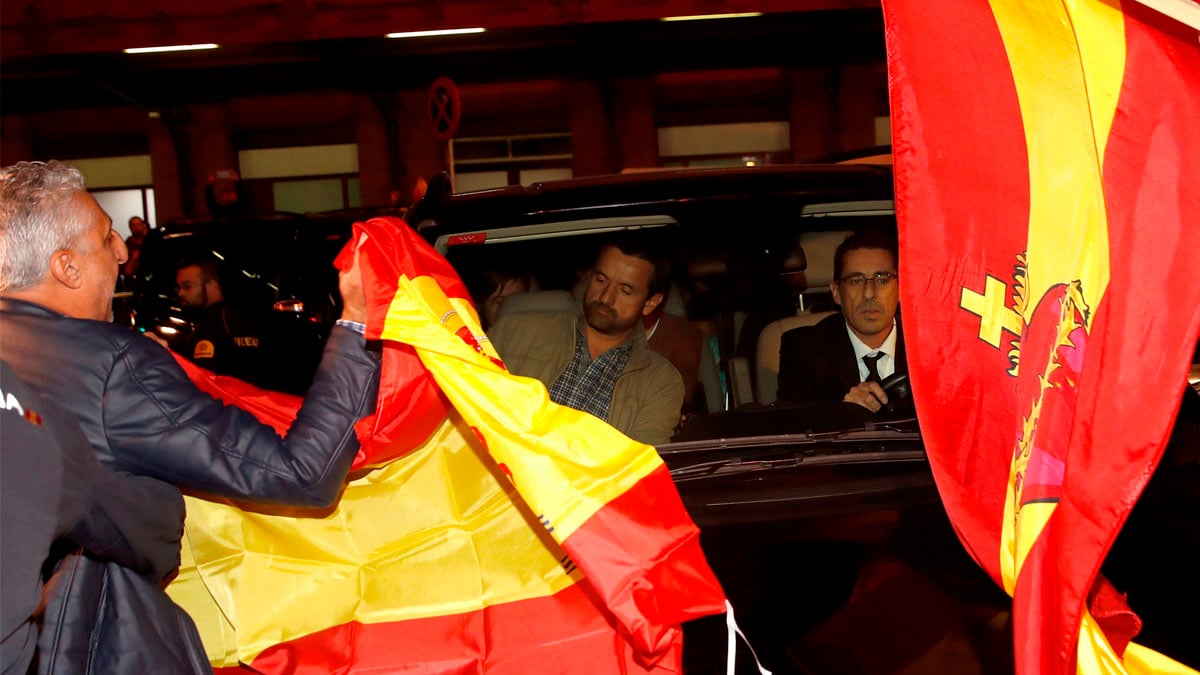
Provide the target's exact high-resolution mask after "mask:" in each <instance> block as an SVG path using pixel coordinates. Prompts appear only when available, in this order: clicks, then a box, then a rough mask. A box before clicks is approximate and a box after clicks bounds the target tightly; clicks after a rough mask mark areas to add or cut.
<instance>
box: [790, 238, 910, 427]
mask: <svg viewBox="0 0 1200 675" xmlns="http://www.w3.org/2000/svg"><path fill="white" fill-rule="evenodd" d="M897 249H898V245H897V241H896V237H895V235H894V234H890V233H886V232H876V231H868V232H859V233H855V234H852V235H850V236H849V237H847V238H846V240H845V241H843V242H842V243H841V244H840V245H839V246H838V248H837V251H836V252H834V261H833V277H834V279H833V281H832V282H831V283H830V284H829V289H830V291H832V293H833V301H834V302H835V303H837V304H838V306H840V307H841V308H842V313H841V314H840V315H833V316H829V317H826V318H825V319H824V320H822V321H821V322H820V323H818V324H816V325H814V326H805V327H802V328H795V329H792V330H790V331H787V332H786V333H784V334H783V339H782V341H781V342H780V346H779V400H780V401H790V402H804V403H817V402H828V401H838V400H840V401H844V402H846V403H854V404H857V405H860V406H862V407H864V408H866V409H868V410H870V411H872V412H878V411H879V410H880V409H881V408H883V406H885V405H887V403H888V395H887V393H885V392H884V390H883V387H882V386H880V382H881V381H882V380H884V379H886V378H887V377H888V376H890V375H892V374H893V373H907V372H908V365H907V363H906V362H905V359H904V340H903V339H902V333H901V331H900V323H899V321H897V318H896V311H897V309H898V308H899V306H900V280H899V273H898V270H897V260H898V258H899V256H898V252H897Z"/></svg>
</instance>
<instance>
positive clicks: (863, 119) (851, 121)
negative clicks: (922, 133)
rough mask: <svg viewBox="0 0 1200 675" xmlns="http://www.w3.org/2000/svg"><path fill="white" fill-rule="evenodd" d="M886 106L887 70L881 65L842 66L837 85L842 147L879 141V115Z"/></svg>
mask: <svg viewBox="0 0 1200 675" xmlns="http://www.w3.org/2000/svg"><path fill="white" fill-rule="evenodd" d="M886 109H887V73H886V71H883V70H882V67H881V66H878V65H847V66H842V67H841V69H840V71H839V73H838V87H837V134H836V136H837V143H838V150H839V151H847V150H858V149H860V148H869V147H871V146H873V145H875V117H876V116H878V115H881V114H884V113H885V112H886Z"/></svg>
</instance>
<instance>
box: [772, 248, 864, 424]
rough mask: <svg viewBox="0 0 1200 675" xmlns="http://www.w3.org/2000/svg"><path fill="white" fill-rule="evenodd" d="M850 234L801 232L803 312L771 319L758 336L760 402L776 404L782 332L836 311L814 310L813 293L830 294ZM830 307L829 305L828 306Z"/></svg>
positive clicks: (813, 321) (807, 324)
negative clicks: (840, 252)
mask: <svg viewBox="0 0 1200 675" xmlns="http://www.w3.org/2000/svg"><path fill="white" fill-rule="evenodd" d="M849 235H850V232H849V231H834V232H805V233H804V234H801V235H800V246H801V247H802V248H803V249H804V253H805V257H806V259H807V262H808V264H807V265H806V266H805V268H804V270H803V271H802V272H801V274H803V281H802V284H803V288H804V289H805V292H804V293H802V294H801V296H800V301H801V311H800V312H799V313H797V314H796V315H795V316H788V317H784V318H782V319H779V320H777V321H772V322H771V323H768V324H767V325H766V326H764V327H763V329H762V332H760V333H759V335H758V344H757V347H756V349H755V365H754V396H755V401H757V402H758V403H759V404H761V405H768V404H770V403H774V402H775V399H776V397H777V395H778V391H779V345H780V342H781V341H782V339H783V334H784V332H786V331H789V330H791V329H793V328H800V327H802V326H812V325H814V324H816V323H817V322H819V321H820V320H821V319H824V318H825V317H827V316H829V315H831V314H836V313H837V312H836V311H833V310H828V311H815V310H814V307H817V306H822V305H824V303H814V302H813V301H812V300H813V296H817V295H821V296H828V294H829V284H830V282H832V281H833V254H834V251H836V250H837V247H838V245H839V244H841V243H842V242H843V241H845V239H846V237H847V236H849ZM825 306H827V305H825Z"/></svg>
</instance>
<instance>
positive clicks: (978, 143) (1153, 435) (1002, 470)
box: [884, 0, 1200, 673]
mask: <svg viewBox="0 0 1200 675" xmlns="http://www.w3.org/2000/svg"><path fill="white" fill-rule="evenodd" d="M884 11H885V16H886V19H887V25H888V41H889V44H888V49H889V57H888V58H889V68H890V71H891V94H892V119H893V147H894V148H895V150H896V158H895V171H896V187H897V212H898V218H899V221H900V227H901V266H902V268H903V269H902V275H903V279H904V285H903V287H902V304H903V306H904V308H905V310H904V311H905V329H906V335H907V336H908V338H909V344H908V345H906V346H907V347H908V352H909V358H910V370H911V371H912V379H913V389H914V393H915V394H916V401H917V409H918V415H919V416H920V418H921V420H922V429H923V434H924V437H925V441H926V448H927V450H928V453H929V456H930V462H931V465H932V467H933V470H934V475H935V478H936V479H937V481H938V487H939V490H940V491H941V493H942V496H943V500H944V501H945V503H946V505H947V509H948V511H949V512H950V514H951V518H952V520H953V521H954V524H955V526H956V528H957V529H958V531H959V534H960V537H961V538H962V540H963V542H964V544H965V545H966V546H967V548H968V550H969V551H970V552H971V553H972V555H973V556H974V557H975V559H976V560H977V561H978V562H979V564H980V565H981V566H983V567H984V568H985V569H986V570H988V572H989V573H990V574H991V575H992V576H993V578H995V579H996V580H997V583H1000V584H1002V585H1003V586H1004V588H1005V589H1006V590H1008V592H1009V593H1010V594H1012V595H1013V596H1014V617H1015V621H1014V626H1015V633H1016V635H1015V637H1016V642H1017V667H1018V671H1019V672H1025V673H1029V672H1036V673H1067V672H1072V671H1074V670H1075V669H1076V668H1078V670H1079V672H1089V673H1092V672H1123V670H1124V669H1131V670H1134V669H1136V668H1138V667H1140V666H1139V665H1137V664H1144V663H1147V662H1149V661H1152V660H1154V658H1155V657H1154V656H1153V655H1151V654H1148V650H1144V649H1143V648H1141V647H1139V646H1137V645H1134V644H1129V646H1128V647H1127V646H1126V643H1127V642H1128V639H1129V637H1130V635H1129V634H1128V633H1127V632H1125V631H1122V630H1120V629H1119V628H1118V626H1119V623H1120V622H1111V623H1107V624H1106V623H1105V622H1103V621H1097V620H1096V619H1095V618H1094V617H1093V616H1092V615H1091V614H1090V613H1089V612H1088V609H1087V598H1088V597H1089V593H1090V592H1091V590H1092V589H1093V588H1094V587H1095V585H1096V584H1098V583H1100V582H1099V581H1098V580H1097V572H1098V569H1099V566H1100V563H1101V561H1102V560H1103V558H1104V556H1105V554H1106V552H1107V550H1108V548H1109V546H1110V545H1111V542H1112V539H1113V538H1114V537H1115V536H1116V533H1117V532H1118V531H1119V529H1120V527H1121V524H1122V523H1123V521H1124V519H1125V518H1126V516H1127V515H1128V513H1129V509H1130V508H1131V506H1132V504H1133V502H1134V501H1135V500H1136V498H1137V496H1138V494H1139V493H1140V491H1141V490H1142V487H1143V486H1144V485H1145V483H1146V480H1147V478H1148V476H1149V474H1150V473H1151V472H1152V471H1153V469H1154V467H1155V465H1156V463H1157V462H1158V460H1159V457H1160V456H1161V453H1162V449H1163V446H1164V443H1165V439H1166V435H1167V433H1168V431H1169V429H1170V425H1171V420H1172V415H1173V413H1174V411H1175V409H1176V405H1177V402H1178V398H1179V395H1180V391H1181V389H1182V387H1183V386H1184V377H1183V376H1184V373H1186V370H1187V363H1188V361H1189V360H1190V358H1189V357H1190V356H1191V352H1192V350H1193V349H1194V345H1195V340H1196V335H1197V331H1198V330H1200V293H1197V292H1196V291H1194V290H1192V289H1191V288H1182V287H1181V286H1180V284H1178V283H1177V281H1173V279H1178V278H1180V276H1179V275H1186V274H1187V272H1186V269H1187V267H1188V266H1189V265H1190V260H1187V259H1186V254H1185V252H1187V251H1190V250H1195V247H1196V246H1197V245H1200V233H1198V232H1197V229H1196V228H1195V227H1192V226H1191V224H1192V223H1194V214H1195V213H1196V212H1197V209H1198V208H1200V188H1197V187H1196V186H1197V185H1198V184H1197V183H1196V181H1195V180H1194V178H1193V177H1194V176H1195V175H1197V172H1200V135H1198V134H1196V133H1195V120H1196V119H1200V45H1198V44H1197V41H1196V34H1195V31H1194V30H1189V29H1186V28H1185V27H1183V26H1182V25H1180V24H1176V23H1174V22H1173V21H1172V20H1170V19H1168V18H1166V17H1164V16H1161V15H1158V14H1156V13H1155V12H1154V11H1152V10H1150V9H1147V8H1146V7H1143V6H1141V5H1140V4H1137V3H1133V2H1122V3H1114V2H1102V1H1099V0H1042V1H1040V2H1027V1H1020V0H990V2H989V1H986V0H972V1H968V2H958V3H932V4H931V3H924V2H917V1H915V0H885V2H884ZM1148 298H1161V299H1163V300H1162V301H1161V302H1155V301H1148V300H1147V299H1148ZM1131 420H1137V422H1136V423H1131ZM1119 613H1121V614H1123V615H1125V616H1127V615H1128V614H1129V612H1128V609H1127V608H1125V609H1124V610H1123V611H1122V612H1119ZM1125 625H1131V624H1130V623H1128V622H1126V624H1125ZM1159 666H1160V667H1168V666H1167V665H1166V664H1165V663H1164V662H1160V663H1159ZM1169 667H1175V666H1169Z"/></svg>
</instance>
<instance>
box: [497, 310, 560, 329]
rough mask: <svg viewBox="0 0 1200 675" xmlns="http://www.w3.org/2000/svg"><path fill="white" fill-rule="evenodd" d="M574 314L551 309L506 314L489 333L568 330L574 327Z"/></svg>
mask: <svg viewBox="0 0 1200 675" xmlns="http://www.w3.org/2000/svg"><path fill="white" fill-rule="evenodd" d="M574 320H575V313H574V312H564V311H561V310H553V309H531V310H528V311H522V312H513V313H512V314H506V315H504V316H502V317H500V319H499V320H498V321H496V324H495V325H494V326H493V327H492V330H491V331H489V333H491V332H496V333H500V334H506V333H521V334H525V333H530V332H540V331H546V330H553V329H556V328H557V329H560V330H561V329H564V328H568V329H569V328H570V327H572V326H573V325H574Z"/></svg>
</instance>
